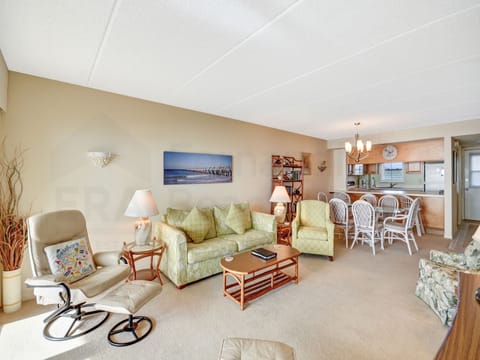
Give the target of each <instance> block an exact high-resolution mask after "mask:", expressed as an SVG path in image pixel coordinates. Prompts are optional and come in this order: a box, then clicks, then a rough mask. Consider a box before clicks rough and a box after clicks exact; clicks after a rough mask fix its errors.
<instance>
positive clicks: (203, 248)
mask: <svg viewBox="0 0 480 360" xmlns="http://www.w3.org/2000/svg"><path fill="white" fill-rule="evenodd" d="M236 252H237V244H236V243H235V242H234V241H231V240H228V239H224V238H219V237H217V238H213V239H209V240H205V241H203V242H201V243H199V244H193V243H189V244H187V261H188V263H189V264H195V263H198V262H201V261H205V260H209V259H213V258H217V257H222V256H226V255H232V254H234V253H236Z"/></svg>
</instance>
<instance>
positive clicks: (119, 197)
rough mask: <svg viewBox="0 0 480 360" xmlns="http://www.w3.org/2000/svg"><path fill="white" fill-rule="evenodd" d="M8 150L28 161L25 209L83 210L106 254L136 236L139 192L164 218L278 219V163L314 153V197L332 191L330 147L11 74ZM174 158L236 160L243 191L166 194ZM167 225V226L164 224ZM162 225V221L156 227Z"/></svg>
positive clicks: (189, 189) (310, 189)
mask: <svg viewBox="0 0 480 360" xmlns="http://www.w3.org/2000/svg"><path fill="white" fill-rule="evenodd" d="M9 75H10V78H9V89H8V90H9V92H8V112H7V113H6V114H5V115H4V122H5V124H4V125H5V131H6V134H7V137H8V145H9V146H13V145H17V144H20V145H21V146H23V147H24V148H26V149H27V152H26V153H25V171H24V174H23V175H24V183H25V195H24V202H23V206H24V207H25V208H27V207H28V206H30V205H31V207H32V213H37V212H41V211H51V210H56V209H63V208H76V209H80V210H82V211H83V212H84V213H85V215H86V217H87V223H88V226H89V233H90V236H91V238H92V243H93V247H94V249H96V250H105V249H112V248H120V246H121V244H122V243H123V242H124V241H131V240H132V237H133V228H132V223H133V219H130V218H127V217H125V216H124V215H123V212H124V211H125V208H126V206H127V204H128V202H129V201H130V198H131V196H132V195H133V192H134V190H135V189H142V188H150V189H151V190H152V192H153V194H154V196H155V198H156V201H157V204H158V207H159V210H160V213H163V212H164V210H165V208H166V207H178V208H188V207H191V206H193V205H199V206H208V205H212V204H219V203H229V202H230V201H249V202H250V203H251V205H252V207H253V208H254V209H257V210H261V211H267V212H270V203H269V202H268V200H269V197H270V194H271V182H270V177H271V167H270V162H271V155H272V154H280V155H291V156H295V157H297V158H300V157H301V152H310V153H312V175H309V176H305V195H306V198H313V197H315V196H316V192H318V191H326V190H327V183H328V176H329V175H328V171H329V170H328V169H327V171H325V172H323V173H320V171H318V169H317V168H316V167H317V165H318V164H320V163H321V161H323V160H326V159H327V150H326V142H325V141H323V140H319V139H315V138H311V137H306V136H301V135H296V134H292V133H288V132H284V131H279V130H275V129H271V128H266V127H262V126H257V125H252V124H249V123H245V122H241V121H235V120H230V119H226V118H221V117H217V116H212V115H207V114H203V113H198V112H194V111H189V110H184V109H180V108H175V107H171V106H166V105H161V104H156V103H152V102H147V101H142V100H138V99H134V98H129V97H124V96H119V95H114V94H111V93H107V92H102V91H96V90H91V89H87V88H83V87H79V86H74V85H68V84H64V83H60V82H56V81H50V80H45V79H42V78H37V77H32V76H28V75H23V74H19V73H12V72H11V73H10V74H9ZM89 150H104V151H111V152H113V153H115V154H116V157H115V158H114V160H113V161H112V162H111V163H110V165H108V166H107V167H105V168H96V167H94V166H93V165H92V164H91V163H90V162H89V160H88V159H87V157H86V153H87V151H89ZM165 150H173V151H187V152H199V153H214V154H230V155H233V163H234V169H233V174H234V175H233V182H232V183H228V184H204V185H170V186H164V185H163V152H164V151H165ZM156 219H158V217H156ZM154 220H155V219H154Z"/></svg>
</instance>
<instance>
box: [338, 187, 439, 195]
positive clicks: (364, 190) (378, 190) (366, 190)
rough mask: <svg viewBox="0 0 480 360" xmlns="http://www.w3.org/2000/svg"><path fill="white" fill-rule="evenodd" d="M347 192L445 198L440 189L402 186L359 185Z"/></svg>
mask: <svg viewBox="0 0 480 360" xmlns="http://www.w3.org/2000/svg"><path fill="white" fill-rule="evenodd" d="M347 193H352V194H365V193H371V194H375V195H386V194H391V195H396V194H397V195H398V194H405V195H408V196H422V197H441V198H443V194H439V193H438V191H423V190H419V189H402V188H397V189H396V188H373V189H372V188H370V189H369V188H359V187H352V188H348V190H347Z"/></svg>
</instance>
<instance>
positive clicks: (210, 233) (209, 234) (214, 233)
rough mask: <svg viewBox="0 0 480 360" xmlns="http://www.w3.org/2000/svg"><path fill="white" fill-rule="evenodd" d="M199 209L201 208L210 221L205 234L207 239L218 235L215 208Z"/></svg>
mask: <svg viewBox="0 0 480 360" xmlns="http://www.w3.org/2000/svg"><path fill="white" fill-rule="evenodd" d="M198 210H200V211H201V212H202V213H203V214H204V215H205V216H206V217H207V219H208V222H209V223H210V227H209V229H208V232H207V235H205V240H208V239H211V238H214V237H217V231H216V230H215V219H214V218H213V209H211V208H200V209H198Z"/></svg>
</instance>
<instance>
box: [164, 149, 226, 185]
mask: <svg viewBox="0 0 480 360" xmlns="http://www.w3.org/2000/svg"><path fill="white" fill-rule="evenodd" d="M229 182H232V156H231V155H215V154H197V153H186V152H175V151H164V152H163V184H164V185H180V184H212V183H229Z"/></svg>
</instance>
